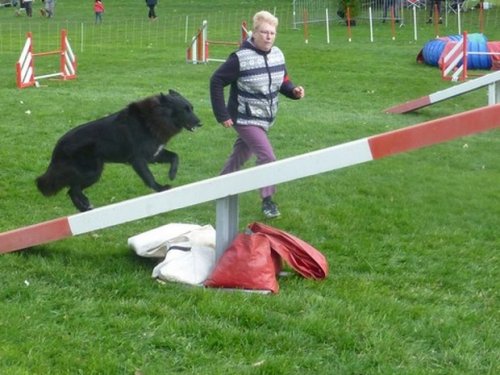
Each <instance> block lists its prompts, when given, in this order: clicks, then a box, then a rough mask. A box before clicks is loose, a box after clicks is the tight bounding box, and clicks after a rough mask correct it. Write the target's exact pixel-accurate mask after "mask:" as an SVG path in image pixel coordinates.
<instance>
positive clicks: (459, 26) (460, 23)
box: [457, 3, 462, 34]
mask: <svg viewBox="0 0 500 375" xmlns="http://www.w3.org/2000/svg"><path fill="white" fill-rule="evenodd" d="M461 12H462V7H461V6H460V3H457V21H458V33H459V34H462V21H461V17H460V14H461Z"/></svg>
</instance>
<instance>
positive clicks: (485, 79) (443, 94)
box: [384, 70, 500, 113]
mask: <svg viewBox="0 0 500 375" xmlns="http://www.w3.org/2000/svg"><path fill="white" fill-rule="evenodd" d="M498 82H500V70H499V71H497V72H494V73H489V74H486V75H484V76H482V77H479V78H476V79H473V80H471V81H467V82H464V83H460V84H458V85H456V86H453V87H450V88H447V89H445V90H441V91H436V92H435V93H432V94H430V95H427V96H422V97H421V98H418V99H415V100H410V101H408V102H406V103H403V104H398V105H396V106H394V107H391V108H387V109H386V110H385V111H384V112H386V113H407V112H411V111H414V110H416V109H420V108H423V107H426V106H428V105H431V104H435V103H438V102H440V101H443V100H446V99H450V98H453V97H455V96H458V95H462V94H465V93H467V92H470V91H474V90H477V89H479V88H481V87H484V86H491V87H493V88H498V91H499V92H498V93H496V94H491V95H490V98H489V103H488V104H490V105H492V104H495V102H496V103H498V102H499V99H498V97H500V83H498ZM491 91H494V90H491ZM495 97H496V99H495Z"/></svg>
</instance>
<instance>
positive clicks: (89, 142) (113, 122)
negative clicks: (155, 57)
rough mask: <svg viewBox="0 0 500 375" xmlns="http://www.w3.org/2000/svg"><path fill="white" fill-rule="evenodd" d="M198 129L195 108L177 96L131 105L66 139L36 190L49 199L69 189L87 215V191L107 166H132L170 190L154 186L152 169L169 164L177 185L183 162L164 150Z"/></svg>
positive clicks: (147, 181)
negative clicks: (184, 133) (175, 139)
mask: <svg viewBox="0 0 500 375" xmlns="http://www.w3.org/2000/svg"><path fill="white" fill-rule="evenodd" d="M199 126H201V123H200V120H199V118H198V117H197V116H196V114H195V113H194V112H193V106H192V105H191V103H190V102H189V101H188V100H187V99H185V98H184V97H183V96H182V95H180V94H179V93H177V92H175V91H173V90H169V94H168V95H164V94H160V95H157V96H151V97H149V98H146V99H144V100H141V101H137V102H134V103H131V104H129V105H128V106H127V107H126V108H124V109H122V110H121V111H119V112H116V113H114V114H112V115H109V116H107V117H103V118H101V119H98V120H94V121H91V122H88V123H86V124H83V125H80V126H78V127H76V128H74V129H72V130H70V131H69V132H67V133H66V134H65V135H63V136H62V137H61V139H59V141H58V142H57V144H56V146H55V148H54V151H53V153H52V159H51V161H50V165H49V167H48V169H47V171H46V172H45V173H44V174H43V175H41V176H40V177H38V178H37V179H36V185H37V187H38V190H40V192H41V193H42V194H43V195H45V196H51V195H54V194H56V193H57V192H59V191H60V190H61V189H63V188H65V187H68V188H69V189H68V194H69V196H70V198H71V201H72V202H73V204H74V205H75V207H76V208H78V210H80V211H87V210H90V209H92V205H91V204H90V202H89V200H88V198H87V197H86V196H85V194H84V193H83V190H84V189H85V188H88V187H89V186H91V185H93V184H95V183H96V182H97V181H98V180H99V178H100V176H101V174H102V171H103V168H104V163H128V164H130V165H131V166H132V168H133V169H134V170H135V172H136V173H137V174H138V175H139V176H140V177H141V179H142V180H143V181H144V183H145V184H146V185H147V186H149V187H150V188H151V189H153V190H155V191H162V190H166V189H169V188H170V185H160V184H159V183H158V182H156V180H155V178H154V176H153V174H152V173H151V171H150V169H149V167H148V163H170V170H169V172H168V176H169V178H170V179H171V180H173V179H174V178H175V176H176V174H177V168H178V165H179V157H178V155H177V154H176V153H175V152H172V151H168V150H167V149H165V148H163V146H164V145H165V144H166V143H167V142H168V141H169V139H171V138H172V137H173V136H175V135H176V134H177V133H179V132H180V131H181V130H182V129H183V128H184V129H187V130H190V131H194V130H195V129H196V128H197V127H199Z"/></svg>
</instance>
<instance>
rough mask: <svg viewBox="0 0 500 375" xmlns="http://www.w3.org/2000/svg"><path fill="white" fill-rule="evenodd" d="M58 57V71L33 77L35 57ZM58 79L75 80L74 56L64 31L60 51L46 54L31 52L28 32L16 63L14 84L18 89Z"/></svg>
mask: <svg viewBox="0 0 500 375" xmlns="http://www.w3.org/2000/svg"><path fill="white" fill-rule="evenodd" d="M49 55H59V56H60V59H59V71H58V72H56V73H50V74H43V75H38V76H37V75H35V57H41V56H49ZM51 77H60V78H62V79H64V80H68V79H73V78H76V56H75V54H74V53H73V50H72V49H71V46H70V44H69V41H68V35H67V33H66V30H61V49H59V50H55V51H48V52H37V53H35V52H33V35H32V33H31V32H28V33H27V35H26V42H25V43H24V47H23V50H22V51H21V56H20V57H19V60H18V61H17V63H16V83H17V87H19V88H20V89H22V88H25V87H30V86H35V85H36V82H37V81H38V80H39V79H44V78H51Z"/></svg>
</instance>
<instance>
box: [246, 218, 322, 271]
mask: <svg viewBox="0 0 500 375" xmlns="http://www.w3.org/2000/svg"><path fill="white" fill-rule="evenodd" d="M248 227H249V228H250V230H251V231H252V232H253V233H260V234H263V235H265V236H266V237H267V238H268V239H269V242H270V244H271V249H272V250H273V251H275V252H277V253H278V254H279V255H280V256H281V257H282V258H283V259H284V260H285V262H286V263H287V264H288V265H289V266H290V267H292V268H293V269H294V270H295V271H297V272H298V273H299V274H300V275H302V276H303V277H305V278H308V279H315V280H320V279H324V278H326V277H327V276H328V262H327V260H326V258H325V257H324V256H323V254H321V253H320V252H319V251H318V250H316V249H315V248H314V247H312V246H311V245H309V244H308V243H307V242H305V241H303V240H301V239H300V238H297V237H295V236H293V235H291V234H290V233H287V232H285V231H283V230H280V229H276V228H273V227H270V226H268V225H265V224H262V223H257V222H255V223H252V224H250V225H249V226H248Z"/></svg>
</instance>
